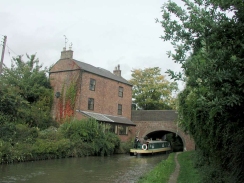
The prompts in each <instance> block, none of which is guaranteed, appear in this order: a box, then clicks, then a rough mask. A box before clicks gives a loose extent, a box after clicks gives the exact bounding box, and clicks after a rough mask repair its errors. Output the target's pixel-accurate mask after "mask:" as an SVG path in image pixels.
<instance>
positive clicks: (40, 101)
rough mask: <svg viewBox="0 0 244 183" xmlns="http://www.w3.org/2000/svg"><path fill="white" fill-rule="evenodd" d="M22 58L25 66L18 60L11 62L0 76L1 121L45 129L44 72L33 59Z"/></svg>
mask: <svg viewBox="0 0 244 183" xmlns="http://www.w3.org/2000/svg"><path fill="white" fill-rule="evenodd" d="M26 56H27V58H28V59H29V60H28V61H27V62H24V61H23V59H22V57H21V56H19V57H17V58H13V64H12V65H11V68H7V67H5V68H4V69H3V73H2V75H1V76H0V83H1V84H0V85H1V87H0V101H1V102H0V114H1V118H3V119H6V120H9V119H10V120H11V121H12V122H17V123H26V124H28V125H30V126H36V127H40V128H46V127H48V126H49V125H50V124H51V122H52V119H51V116H50V110H51V105H52V90H51V87H50V84H49V79H48V78H47V75H46V74H47V72H48V70H47V69H46V68H44V69H42V65H40V64H39V60H38V59H36V58H35V55H31V56H29V55H26Z"/></svg>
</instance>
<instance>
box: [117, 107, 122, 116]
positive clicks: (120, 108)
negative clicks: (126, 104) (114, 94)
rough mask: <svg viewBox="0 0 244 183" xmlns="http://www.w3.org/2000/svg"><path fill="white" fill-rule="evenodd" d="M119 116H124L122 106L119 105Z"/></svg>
mask: <svg viewBox="0 0 244 183" xmlns="http://www.w3.org/2000/svg"><path fill="white" fill-rule="evenodd" d="M118 115H122V105H121V104H118Z"/></svg>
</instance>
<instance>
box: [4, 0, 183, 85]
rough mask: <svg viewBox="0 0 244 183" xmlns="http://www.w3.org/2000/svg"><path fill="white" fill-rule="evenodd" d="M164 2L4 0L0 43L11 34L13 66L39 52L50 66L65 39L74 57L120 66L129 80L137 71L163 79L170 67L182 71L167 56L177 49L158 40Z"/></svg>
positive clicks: (8, 58) (99, 64)
mask: <svg viewBox="0 0 244 183" xmlns="http://www.w3.org/2000/svg"><path fill="white" fill-rule="evenodd" d="M174 1H175V2H178V3H181V1H180V0H174ZM166 2H167V0H123V1H118V0H66V1H65V0H49V1H48V0H41V1H40V0H8V1H6V0H0V5H1V7H0V22H1V25H0V38H1V44H2V40H3V36H4V35H6V36H7V43H6V48H5V55H4V64H5V65H6V66H8V67H10V65H11V58H12V57H16V56H17V55H24V56H25V54H26V53H27V54H29V55H31V54H36V57H37V58H39V61H40V63H42V64H43V65H44V66H47V67H50V66H51V65H53V64H55V63H56V62H57V61H58V60H59V59H60V55H61V51H62V50H63V47H65V37H66V38H67V43H66V47H67V49H68V48H69V46H70V45H71V44H72V50H73V51H74V53H73V58H74V59H76V60H78V61H82V62H85V63H88V64H91V65H93V66H96V67H101V68H104V69H107V70H109V71H111V72H113V70H114V68H115V67H116V66H117V65H118V64H120V69H121V71H122V77H124V78H125V79H127V80H129V79H131V71H132V70H133V69H145V68H149V67H159V68H161V73H162V74H163V75H167V74H166V73H165V71H166V70H167V69H171V70H173V71H180V70H181V69H180V65H178V64H175V63H174V62H173V61H172V59H171V58H168V56H167V54H166V52H167V51H169V50H173V47H172V46H171V44H170V43H169V42H164V41H163V40H162V39H160V36H161V35H163V28H162V27H161V25H160V24H159V23H155V19H156V18H158V19H159V20H160V19H161V16H162V12H161V7H162V5H163V4H164V3H166ZM0 50H2V48H1V49H0ZM23 58H24V60H27V58H26V57H23ZM168 79H170V78H169V77H168ZM179 88H180V89H182V88H183V84H182V83H179Z"/></svg>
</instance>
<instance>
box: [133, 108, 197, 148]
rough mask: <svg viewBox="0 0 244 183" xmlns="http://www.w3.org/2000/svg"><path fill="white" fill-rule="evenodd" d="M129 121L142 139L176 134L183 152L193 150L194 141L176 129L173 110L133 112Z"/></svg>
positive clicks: (175, 114) (175, 115)
mask: <svg viewBox="0 0 244 183" xmlns="http://www.w3.org/2000/svg"><path fill="white" fill-rule="evenodd" d="M131 120H132V121H133V122H134V123H135V124H136V129H135V130H136V134H137V135H138V136H139V138H143V137H145V136H146V135H148V134H150V133H157V132H162V135H163V134H166V133H169V132H173V133H177V135H178V136H179V137H181V140H182V142H183V146H184V147H183V148H184V151H190V150H195V143H194V140H193V139H192V138H191V137H190V136H189V135H188V134H186V133H184V131H182V130H181V129H180V128H178V127H177V123H176V121H177V113H176V111H173V110H134V111H132V115H131Z"/></svg>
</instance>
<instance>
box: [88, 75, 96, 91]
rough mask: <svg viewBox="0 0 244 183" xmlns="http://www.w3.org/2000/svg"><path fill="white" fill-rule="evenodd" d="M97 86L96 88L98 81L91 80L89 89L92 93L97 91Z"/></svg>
mask: <svg viewBox="0 0 244 183" xmlns="http://www.w3.org/2000/svg"><path fill="white" fill-rule="evenodd" d="M95 86H96V80H95V79H92V78H91V79H90V86H89V89H90V90H91V91H95Z"/></svg>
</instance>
